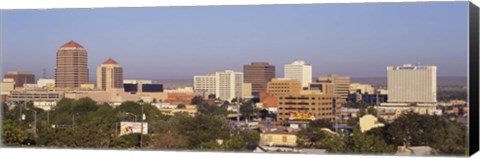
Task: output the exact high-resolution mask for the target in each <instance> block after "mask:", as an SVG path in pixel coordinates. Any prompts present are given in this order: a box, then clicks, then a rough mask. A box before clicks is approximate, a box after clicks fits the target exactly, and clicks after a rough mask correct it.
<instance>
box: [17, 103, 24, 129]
mask: <svg viewBox="0 0 480 158" xmlns="http://www.w3.org/2000/svg"><path fill="white" fill-rule="evenodd" d="M23 104H25V102H23V103H22V104H20V103H19V104H18V105H17V106H18V108H20V111H19V113H18V124H19V125H22V109H23V106H22V105H23Z"/></svg>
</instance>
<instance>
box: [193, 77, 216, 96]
mask: <svg viewBox="0 0 480 158" xmlns="http://www.w3.org/2000/svg"><path fill="white" fill-rule="evenodd" d="M216 86H217V78H216V75H215V74H208V75H205V76H201V75H196V76H193V89H195V93H196V94H198V95H202V96H204V97H208V95H210V94H215V93H216V90H215V87H216Z"/></svg>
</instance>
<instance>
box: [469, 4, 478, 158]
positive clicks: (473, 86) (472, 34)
mask: <svg viewBox="0 0 480 158" xmlns="http://www.w3.org/2000/svg"><path fill="white" fill-rule="evenodd" d="M478 10H479V9H478V7H477V6H476V5H475V4H473V3H472V2H470V5H469V14H470V15H469V59H468V61H469V74H468V75H469V81H468V86H469V88H468V104H469V107H468V108H469V112H468V113H469V129H468V130H469V134H468V140H469V141H468V153H469V155H470V156H472V155H473V154H475V153H476V152H477V151H478V150H479V140H480V139H479V119H480V118H479V89H480V87H479V25H478V24H479V12H478Z"/></svg>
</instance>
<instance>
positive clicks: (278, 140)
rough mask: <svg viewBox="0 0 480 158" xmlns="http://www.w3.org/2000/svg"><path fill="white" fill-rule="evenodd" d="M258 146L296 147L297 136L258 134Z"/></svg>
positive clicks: (284, 133)
mask: <svg viewBox="0 0 480 158" xmlns="http://www.w3.org/2000/svg"><path fill="white" fill-rule="evenodd" d="M259 144H260V145H264V146H288V147H295V146H297V136H296V135H295V133H290V132H283V131H274V132H265V133H261V134H260V142H259Z"/></svg>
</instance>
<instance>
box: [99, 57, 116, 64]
mask: <svg viewBox="0 0 480 158" xmlns="http://www.w3.org/2000/svg"><path fill="white" fill-rule="evenodd" d="M102 64H110V65H118V63H117V62H116V61H115V60H113V59H112V58H108V59H107V60H106V61H104V62H103V63H102Z"/></svg>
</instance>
